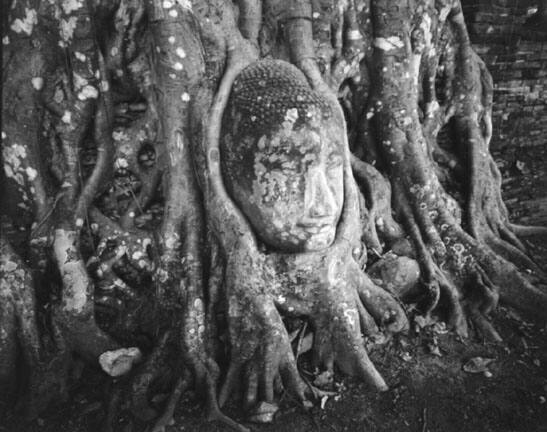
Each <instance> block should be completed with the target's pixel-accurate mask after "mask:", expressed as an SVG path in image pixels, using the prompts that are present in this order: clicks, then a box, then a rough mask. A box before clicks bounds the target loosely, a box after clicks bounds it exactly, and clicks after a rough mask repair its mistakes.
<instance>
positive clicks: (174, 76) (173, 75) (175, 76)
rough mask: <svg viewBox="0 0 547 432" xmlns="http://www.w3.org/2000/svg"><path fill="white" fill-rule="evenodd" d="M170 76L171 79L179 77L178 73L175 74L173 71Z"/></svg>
mask: <svg viewBox="0 0 547 432" xmlns="http://www.w3.org/2000/svg"><path fill="white" fill-rule="evenodd" d="M169 78H171V79H176V78H177V75H176V74H174V73H172V74H169Z"/></svg>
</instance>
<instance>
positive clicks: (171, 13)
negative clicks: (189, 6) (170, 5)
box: [169, 9, 179, 18]
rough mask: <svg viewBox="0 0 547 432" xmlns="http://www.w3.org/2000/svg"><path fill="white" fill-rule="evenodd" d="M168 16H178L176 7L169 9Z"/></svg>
mask: <svg viewBox="0 0 547 432" xmlns="http://www.w3.org/2000/svg"><path fill="white" fill-rule="evenodd" d="M169 16H170V17H172V18H176V17H178V16H179V13H178V12H177V10H176V9H171V10H170V11H169Z"/></svg>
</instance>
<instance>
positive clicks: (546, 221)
mask: <svg viewBox="0 0 547 432" xmlns="http://www.w3.org/2000/svg"><path fill="white" fill-rule="evenodd" d="M463 5H464V11H465V14H466V19H467V26H468V30H469V33H470V36H471V40H472V42H473V45H474V48H475V50H476V51H477V52H478V53H479V55H480V56H481V57H482V58H483V60H484V61H485V62H486V64H487V66H488V69H489V70H490V72H491V74H492V77H493V79H494V86H495V87H494V107H493V136H492V142H491V151H492V153H493V155H494V158H495V159H496V162H497V164H498V166H499V167H500V169H501V171H502V175H503V178H504V180H503V192H504V199H505V201H506V203H507V205H508V207H509V210H510V212H511V215H512V217H513V219H514V220H517V221H519V222H521V223H527V224H539V225H546V226H547V148H546V147H547V28H545V29H543V28H541V29H537V28H536V29H530V28H527V26H525V25H524V23H525V21H526V20H527V19H528V18H529V16H530V15H531V14H532V13H533V11H534V6H535V2H533V1H528V0H479V1H471V0H464V1H463Z"/></svg>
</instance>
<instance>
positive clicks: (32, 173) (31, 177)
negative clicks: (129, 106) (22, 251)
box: [25, 167, 38, 181]
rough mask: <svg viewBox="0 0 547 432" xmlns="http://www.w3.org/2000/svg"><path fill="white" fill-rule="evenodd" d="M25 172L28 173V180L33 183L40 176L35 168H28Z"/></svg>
mask: <svg viewBox="0 0 547 432" xmlns="http://www.w3.org/2000/svg"><path fill="white" fill-rule="evenodd" d="M25 172H26V173H27V176H28V179H29V180H30V181H33V180H34V179H35V178H36V177H37V176H38V171H36V170H35V169H34V168H32V167H27V169H26V170H25Z"/></svg>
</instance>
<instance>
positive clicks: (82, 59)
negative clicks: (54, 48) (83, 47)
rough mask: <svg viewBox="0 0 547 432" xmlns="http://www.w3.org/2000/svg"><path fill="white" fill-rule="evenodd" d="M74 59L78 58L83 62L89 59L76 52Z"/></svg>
mask: <svg viewBox="0 0 547 432" xmlns="http://www.w3.org/2000/svg"><path fill="white" fill-rule="evenodd" d="M74 57H76V58H77V59H78V60H80V61H81V62H85V61H86V60H87V57H86V55H85V54H84V53H81V52H80V51H76V52H75V53H74Z"/></svg>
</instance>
